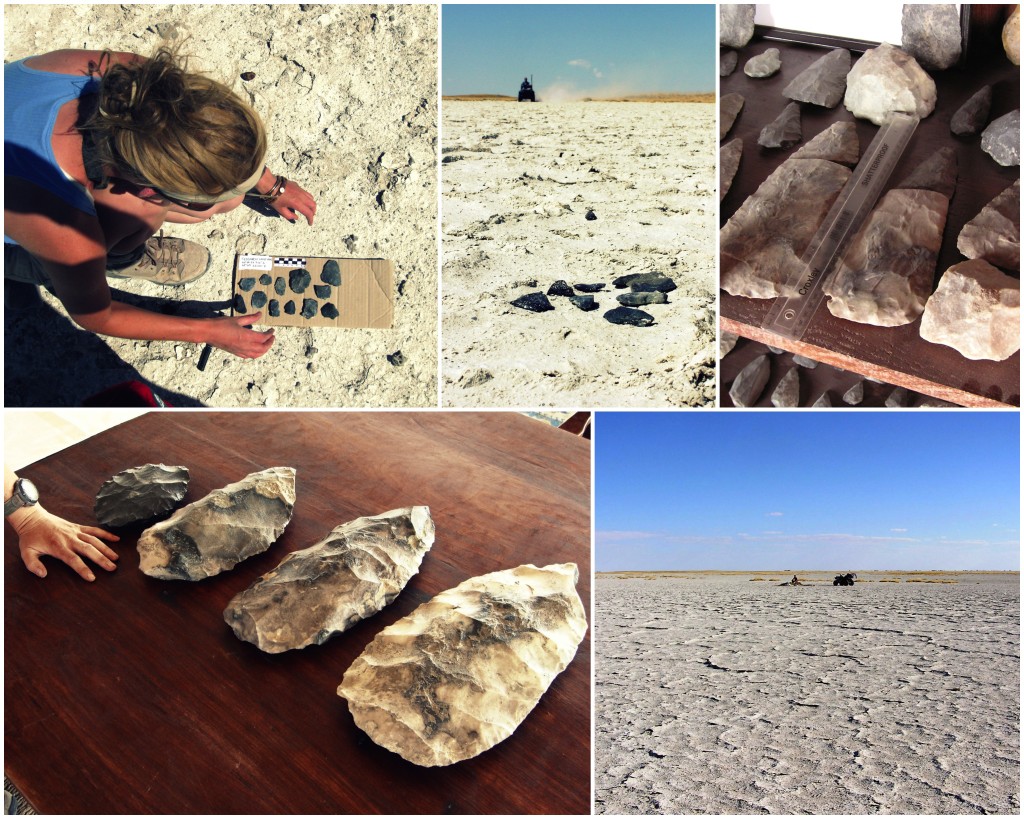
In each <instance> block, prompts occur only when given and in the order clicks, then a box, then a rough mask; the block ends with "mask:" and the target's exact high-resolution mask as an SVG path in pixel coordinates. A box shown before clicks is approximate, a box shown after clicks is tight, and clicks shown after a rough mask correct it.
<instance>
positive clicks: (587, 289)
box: [573, 282, 604, 293]
mask: <svg viewBox="0 0 1024 819" xmlns="http://www.w3.org/2000/svg"><path fill="white" fill-rule="evenodd" d="M573 287H575V288H576V289H577V290H579V291H580V292H581V293H600V292H601V291H602V290H604V282H600V283H594V284H574V285H573Z"/></svg>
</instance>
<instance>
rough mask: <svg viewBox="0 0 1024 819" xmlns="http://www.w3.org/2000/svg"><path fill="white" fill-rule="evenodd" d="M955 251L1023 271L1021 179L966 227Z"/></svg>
mask: <svg viewBox="0 0 1024 819" xmlns="http://www.w3.org/2000/svg"><path fill="white" fill-rule="evenodd" d="M956 249H957V250H959V251H960V252H961V253H963V254H964V256H966V257H967V258H968V259H984V260H985V261H986V262H988V263H989V264H993V265H995V266H996V267H1002V268H1005V269H1007V270H1020V180H1019V179H1018V180H1016V181H1015V182H1014V183H1013V184H1012V185H1010V187H1008V188H1007V189H1006V190H1004V191H1003V192H1002V193H1000V194H999V195H998V196H997V197H996V198H995V199H993V200H992V201H991V202H989V203H988V204H987V205H985V207H983V208H982V209H981V213H979V214H978V215H977V216H975V217H974V218H973V219H971V221H970V222H968V223H967V224H966V225H964V227H963V230H961V231H960V236H959V237H958V238H957V240H956Z"/></svg>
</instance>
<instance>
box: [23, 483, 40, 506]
mask: <svg viewBox="0 0 1024 819" xmlns="http://www.w3.org/2000/svg"><path fill="white" fill-rule="evenodd" d="M21 494H22V495H24V496H25V499H26V500H27V501H28V502H29V503H38V502H39V490H38V489H36V485H35V484H34V483H32V481H30V480H28V478H22V479H21Z"/></svg>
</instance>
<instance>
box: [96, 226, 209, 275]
mask: <svg viewBox="0 0 1024 819" xmlns="http://www.w3.org/2000/svg"><path fill="white" fill-rule="evenodd" d="M209 266H210V251H208V250H207V249H206V248H205V247H203V246H202V245H200V244H196V243H195V242H189V241H187V240H186V239H175V238H172V237H170V236H164V235H163V233H162V232H161V233H160V235H159V236H152V237H150V238H149V239H148V240H146V244H144V245H143V253H142V257H141V258H140V259H139V260H138V261H137V262H135V263H134V264H131V265H129V266H128V267H122V268H121V269H119V270H108V271H107V275H108V276H109V277H111V278H113V279H142V280H144V281H147V282H153V283H154V284H163V285H167V286H168V287H172V286H174V285H176V284H185V283H186V282H191V281H195V280H196V279H198V278H199V277H200V276H202V275H203V274H204V273H205V272H206V270H207V268H208V267H209Z"/></svg>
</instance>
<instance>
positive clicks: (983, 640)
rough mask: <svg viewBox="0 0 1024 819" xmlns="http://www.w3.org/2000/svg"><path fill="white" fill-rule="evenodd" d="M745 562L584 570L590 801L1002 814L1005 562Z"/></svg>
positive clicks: (646, 807)
mask: <svg viewBox="0 0 1024 819" xmlns="http://www.w3.org/2000/svg"><path fill="white" fill-rule="evenodd" d="M790 574H791V573H790ZM701 577H702V576H701V575H698V576H697V578H701ZM769 577H770V578H771V579H773V580H776V581H778V582H783V581H785V580H788V579H789V575H788V574H786V575H783V574H781V573H775V574H773V575H761V578H762V579H764V580H767V579H768V578H769ZM750 578H751V576H742V577H736V576H728V577H717V578H710V579H709V578H708V577H707V576H703V579H695V578H689V579H687V578H682V577H673V578H666V577H664V576H662V577H658V576H657V575H651V576H650V579H637V578H627V579H620V578H614V577H602V578H599V580H598V583H597V589H596V602H597V608H596V624H595V633H596V636H597V640H596V643H595V645H596V649H595V651H596V658H597V670H596V689H595V691H596V699H595V702H596V711H595V725H596V734H595V743H596V744H595V753H596V773H595V776H596V779H595V799H596V802H595V809H596V812H597V813H607V814H617V813H625V814H632V813H680V814H687V813H722V814H729V813H744V814H746V813H820V814H833V813H846V814H873V813H918V814H920V813H939V814H942V813H965V814H977V813H1003V814H1013V813H1019V811H1020V792H1019V778H1020V753H1019V749H1020V738H1019V718H1020V714H1019V697H1020V594H1019V576H1018V575H1016V574H1009V573H1007V574H994V575H982V574H972V573H968V574H961V575H956V576H954V578H955V580H956V582H955V583H947V582H935V581H933V582H899V583H895V582H871V583H862V582H858V583H857V585H856V586H854V587H849V588H843V587H833V586H832V585H831V579H830V578H822V585H811V586H802V587H787V588H779V587H778V586H777V583H776V582H761V583H754V582H750ZM801 579H803V575H801Z"/></svg>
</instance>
